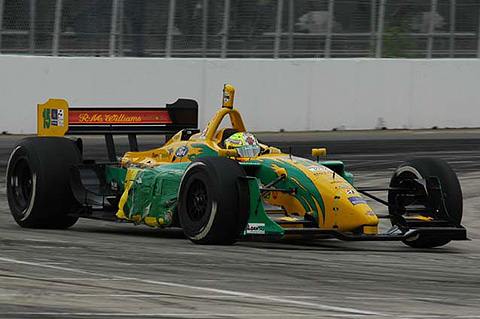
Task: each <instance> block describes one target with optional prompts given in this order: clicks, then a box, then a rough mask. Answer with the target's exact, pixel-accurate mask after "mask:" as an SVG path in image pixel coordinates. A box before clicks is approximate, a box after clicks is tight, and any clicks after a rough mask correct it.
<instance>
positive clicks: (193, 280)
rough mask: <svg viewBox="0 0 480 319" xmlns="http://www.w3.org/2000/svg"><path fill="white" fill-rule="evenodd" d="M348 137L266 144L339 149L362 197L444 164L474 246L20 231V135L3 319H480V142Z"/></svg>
mask: <svg viewBox="0 0 480 319" xmlns="http://www.w3.org/2000/svg"><path fill="white" fill-rule="evenodd" d="M463 132H464V133H467V132H466V131H463ZM347 133H348V134H351V135H348V134H347ZM347 133H345V132H332V133H330V132H323V133H322V132H316V133H308V134H307V133H301V134H305V136H306V137H305V136H304V137H298V136H293V135H295V134H291V135H288V137H282V136H279V135H277V134H271V135H268V134H258V136H259V138H260V139H261V140H262V141H264V142H272V144H275V145H278V146H280V147H281V148H282V149H284V150H286V151H288V148H289V146H292V149H293V152H294V153H295V154H299V155H303V156H307V155H308V153H309V149H310V148H311V147H318V146H325V144H327V143H328V145H327V146H328V148H329V155H328V158H329V159H338V158H339V159H342V160H344V161H345V162H346V164H347V167H348V168H350V170H351V171H353V172H354V174H355V176H356V183H357V184H358V185H360V186H372V185H379V184H380V185H385V184H386V183H388V180H389V178H390V175H391V173H392V172H393V170H394V169H395V167H396V166H397V165H398V164H399V163H400V162H401V161H402V160H404V159H406V158H408V157H411V156H425V155H433V156H438V157H442V158H445V159H446V160H447V161H449V162H450V163H451V164H452V166H453V167H454V169H455V170H456V171H457V173H458V176H459V178H460V182H461V185H462V189H463V193H464V206H465V209H464V225H465V226H466V227H467V228H468V231H469V237H470V238H471V239H472V240H471V241H464V242H452V243H450V244H449V245H447V246H444V247H440V248H435V249H420V250H419V249H412V248H409V247H407V246H404V245H403V244H402V243H396V242H376V243H375V242H373V243H368V242H356V243H355V242H354V243H351V242H341V241H338V240H316V241H303V242H239V243H237V244H235V245H233V246H199V245H194V244H192V243H190V242H189V241H188V240H186V239H185V238H184V237H183V234H182V232H181V230H179V229H168V230H156V229H152V228H148V227H146V226H138V227H134V226H132V225H129V224H118V223H108V222H101V221H92V220H80V221H79V222H78V223H77V224H76V225H75V226H73V227H72V228H71V229H69V230H61V231H60V230H32V229H22V228H20V227H18V226H17V225H16V224H15V222H14V221H13V219H12V218H11V216H10V215H9V211H8V205H7V203H6V198H5V197H6V196H5V184H4V170H5V166H4V164H5V163H6V161H7V159H8V154H9V152H10V150H11V148H12V147H13V146H14V144H15V141H16V139H18V137H12V136H7V137H0V170H1V171H2V175H1V176H2V177H1V178H0V188H1V189H0V251H1V252H0V318H4V319H11V318H12V319H13V318H297V317H298V318H357V317H359V318H480V222H479V220H480V218H479V214H480V187H479V184H480V183H479V182H478V179H479V178H480V168H479V167H478V163H479V162H480V158H479V157H480V149H479V147H478V145H480V133H478V132H472V133H468V134H466V135H465V136H463V135H462V132H453V133H452V132H443V131H442V132H433V133H428V134H423V135H428V136H422V137H421V138H420V137H417V136H413V135H410V134H409V133H402V132H388V134H392V135H390V137H389V138H385V135H382V134H384V133H385V132H383V131H379V132H372V133H368V134H371V135H369V136H368V137H366V136H364V138H362V136H361V134H366V133H358V132H357V133H358V134H357V133H355V132H347ZM298 134H300V133H298ZM309 134H311V135H309ZM322 134H323V135H322ZM440 134H445V135H443V136H440V137H439V135H440ZM449 134H454V135H449ZM327 135H328V136H327ZM404 135H408V136H405V137H404ZM292 136H293V137H292ZM439 141H441V142H439ZM144 142H145V145H146V147H148V146H153V145H155V143H156V140H155V139H152V138H147V139H146V140H145V141H144ZM322 143H323V145H319V144H322ZM86 144H87V145H88V151H87V152H86V153H87V154H86V155H88V156H92V157H93V156H94V157H99V156H100V157H101V156H104V155H102V154H103V151H102V149H103V144H102V139H100V138H87V140H86ZM395 146H396V147H395ZM332 149H333V150H335V151H332ZM352 149H353V150H355V152H354V151H352ZM369 203H370V204H371V205H372V207H373V208H374V209H375V210H378V212H381V211H382V210H383V207H381V206H379V205H378V204H376V203H372V202H369ZM383 226H384V227H386V226H385V225H383Z"/></svg>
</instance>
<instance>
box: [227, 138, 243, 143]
mask: <svg viewBox="0 0 480 319" xmlns="http://www.w3.org/2000/svg"><path fill="white" fill-rule="evenodd" d="M227 143H228V144H233V145H242V144H243V143H242V141H241V140H236V139H233V138H232V139H231V140H230V139H229V140H227Z"/></svg>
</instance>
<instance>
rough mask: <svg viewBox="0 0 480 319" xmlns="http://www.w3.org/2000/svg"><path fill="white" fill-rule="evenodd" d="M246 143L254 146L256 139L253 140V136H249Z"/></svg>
mask: <svg viewBox="0 0 480 319" xmlns="http://www.w3.org/2000/svg"><path fill="white" fill-rule="evenodd" d="M245 143H247V144H248V145H254V144H255V139H254V138H253V136H252V135H250V134H248V135H246V136H245Z"/></svg>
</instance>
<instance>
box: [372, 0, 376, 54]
mask: <svg viewBox="0 0 480 319" xmlns="http://www.w3.org/2000/svg"><path fill="white" fill-rule="evenodd" d="M376 19H377V0H371V1H370V32H371V34H370V55H371V56H372V55H373V52H374V50H375V30H376V23H375V22H376V21H375V20H376Z"/></svg>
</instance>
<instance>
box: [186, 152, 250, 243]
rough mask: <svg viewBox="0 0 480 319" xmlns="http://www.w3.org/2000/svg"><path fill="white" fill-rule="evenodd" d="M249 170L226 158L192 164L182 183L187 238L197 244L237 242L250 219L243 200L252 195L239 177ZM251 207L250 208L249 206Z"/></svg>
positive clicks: (209, 158)
mask: <svg viewBox="0 0 480 319" xmlns="http://www.w3.org/2000/svg"><path fill="white" fill-rule="evenodd" d="M242 176H245V171H244V170H243V168H242V167H241V166H240V164H238V163H237V162H235V161H233V160H230V159H226V158H223V157H201V158H199V159H198V160H196V161H195V162H192V163H191V164H190V165H189V166H188V168H187V169H186V171H185V174H184V176H183V178H182V181H181V183H180V189H179V197H178V198H179V203H178V214H179V219H180V224H181V226H182V229H183V232H184V233H185V235H186V236H187V237H188V238H189V239H190V240H191V241H192V242H194V243H196V244H215V245H229V244H233V243H234V242H236V241H237V239H238V236H239V234H240V232H241V231H242V230H243V229H244V228H245V225H246V223H247V220H248V217H249V216H248V209H247V210H245V209H243V208H242V207H244V206H245V205H241V201H247V200H248V192H247V190H244V189H242V188H240V187H239V186H238V185H239V184H238V178H239V177H242ZM247 207H248V205H247Z"/></svg>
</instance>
